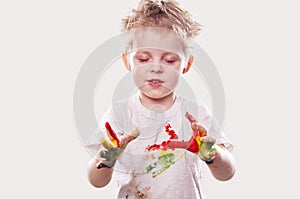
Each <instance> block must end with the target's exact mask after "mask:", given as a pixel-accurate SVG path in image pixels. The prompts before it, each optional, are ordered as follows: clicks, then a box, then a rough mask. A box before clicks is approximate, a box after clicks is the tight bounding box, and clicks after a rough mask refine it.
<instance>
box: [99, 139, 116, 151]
mask: <svg viewBox="0 0 300 199" xmlns="http://www.w3.org/2000/svg"><path fill="white" fill-rule="evenodd" d="M100 143H101V144H102V146H103V147H104V148H105V149H107V150H110V149H111V148H113V145H112V144H111V143H110V142H108V141H107V140H106V139H105V138H102V139H101V140H100Z"/></svg>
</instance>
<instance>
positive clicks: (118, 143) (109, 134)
mask: <svg viewBox="0 0 300 199" xmlns="http://www.w3.org/2000/svg"><path fill="white" fill-rule="evenodd" d="M105 128H106V129H107V132H108V136H109V137H110V139H113V140H115V141H116V142H117V145H118V147H120V140H119V138H118V137H117V134H116V133H115V132H114V130H112V128H111V126H110V124H109V123H108V122H106V123H105Z"/></svg>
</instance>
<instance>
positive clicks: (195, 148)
mask: <svg viewBox="0 0 300 199" xmlns="http://www.w3.org/2000/svg"><path fill="white" fill-rule="evenodd" d="M170 128H171V125H170V124H167V125H166V126H165V131H166V132H167V133H168V135H169V136H170V139H169V140H167V141H163V142H162V143H161V144H153V145H148V146H147V147H146V150H147V151H154V150H167V149H172V150H174V149H176V148H181V149H187V150H188V151H191V152H193V153H197V152H199V145H198V143H197V141H196V137H197V136H200V135H203V134H204V133H203V132H202V131H194V134H193V135H192V137H191V138H190V139H189V141H179V140H178V136H177V134H176V133H175V131H174V130H170ZM205 135H206V133H205Z"/></svg>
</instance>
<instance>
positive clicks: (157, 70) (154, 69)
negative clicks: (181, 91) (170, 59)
mask: <svg viewBox="0 0 300 199" xmlns="http://www.w3.org/2000/svg"><path fill="white" fill-rule="evenodd" d="M151 72H154V73H162V72H163V67H162V66H161V64H158V63H155V64H152V65H151Z"/></svg>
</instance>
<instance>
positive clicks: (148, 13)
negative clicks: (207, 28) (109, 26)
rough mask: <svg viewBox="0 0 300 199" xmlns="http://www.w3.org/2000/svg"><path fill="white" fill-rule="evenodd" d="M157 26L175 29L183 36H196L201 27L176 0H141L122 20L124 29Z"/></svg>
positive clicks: (125, 30)
mask: <svg viewBox="0 0 300 199" xmlns="http://www.w3.org/2000/svg"><path fill="white" fill-rule="evenodd" d="M146 27H157V28H166V29H170V30H173V31H174V32H175V33H176V34H177V35H178V36H180V37H181V38H194V37H196V36H197V35H198V34H199V32H200V30H201V28H200V24H199V23H198V22H196V21H195V20H194V19H193V18H192V17H191V14H190V13H189V12H188V11H186V10H183V9H181V8H180V5H179V3H178V2H176V1H175V0H141V1H140V2H139V4H138V7H137V9H133V10H132V11H131V14H130V15H129V16H127V17H126V18H124V19H123V20H122V31H124V32H127V31H130V30H132V29H136V28H146Z"/></svg>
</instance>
